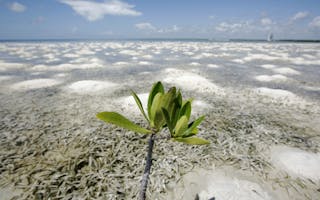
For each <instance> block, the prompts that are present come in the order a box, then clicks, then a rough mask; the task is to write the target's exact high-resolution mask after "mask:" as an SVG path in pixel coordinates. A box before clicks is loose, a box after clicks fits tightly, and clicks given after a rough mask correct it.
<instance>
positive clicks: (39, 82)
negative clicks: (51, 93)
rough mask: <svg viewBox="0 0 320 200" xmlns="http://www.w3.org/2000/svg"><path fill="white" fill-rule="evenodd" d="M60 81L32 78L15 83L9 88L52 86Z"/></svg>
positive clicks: (29, 88) (27, 88) (25, 88)
mask: <svg viewBox="0 0 320 200" xmlns="http://www.w3.org/2000/svg"><path fill="white" fill-rule="evenodd" d="M60 83H61V81H59V80H56V79H32V80H27V81H22V82H18V83H15V84H13V85H11V87H10V88H11V89H14V90H31V89H40V88H47V87H52V86H55V85H58V84H60Z"/></svg>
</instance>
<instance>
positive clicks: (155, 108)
mask: <svg viewBox="0 0 320 200" xmlns="http://www.w3.org/2000/svg"><path fill="white" fill-rule="evenodd" d="M162 97H163V94H162V93H160V92H159V93H158V94H156V96H155V97H154V98H153V102H152V105H151V109H150V124H151V126H154V125H155V122H156V119H155V118H156V115H159V114H157V112H158V113H159V111H160V112H161V113H162V110H161V101H162Z"/></svg>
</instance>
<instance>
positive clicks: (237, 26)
mask: <svg viewBox="0 0 320 200" xmlns="http://www.w3.org/2000/svg"><path fill="white" fill-rule="evenodd" d="M249 26H250V23H249V22H248V21H246V22H238V23H227V22H221V23H220V24H219V25H218V26H216V27H215V29H216V31H219V32H237V31H239V30H241V29H245V28H248V27H249Z"/></svg>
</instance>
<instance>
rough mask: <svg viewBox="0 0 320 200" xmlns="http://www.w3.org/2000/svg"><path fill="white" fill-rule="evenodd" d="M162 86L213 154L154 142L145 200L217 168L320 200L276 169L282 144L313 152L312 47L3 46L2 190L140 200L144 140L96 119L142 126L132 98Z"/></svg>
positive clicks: (316, 146)
mask: <svg viewBox="0 0 320 200" xmlns="http://www.w3.org/2000/svg"><path fill="white" fill-rule="evenodd" d="M158 80H161V81H162V82H163V83H164V85H165V86H166V87H170V86H173V85H175V86H178V87H179V88H181V89H182V91H183V94H184V96H185V97H193V98H194V99H195V100H196V101H195V102H194V103H195V105H194V111H193V114H194V115H195V116H199V115H202V114H205V115H206V120H205V122H204V123H203V124H202V126H201V129H200V134H201V136H202V137H204V138H207V139H209V140H210V141H211V145H209V146H206V147H203V146H202V147H190V146H186V145H181V144H176V143H172V142H164V141H158V145H157V146H156V149H155V163H154V166H153V169H152V170H153V173H152V175H151V185H150V187H149V191H150V193H148V196H149V197H150V198H151V199H167V198H168V195H169V196H170V195H171V193H172V192H171V191H172V187H173V186H174V185H179V184H181V180H183V179H180V177H183V175H184V174H186V173H188V172H190V171H192V169H193V168H195V167H197V168H202V169H206V170H210V169H211V170H212V166H213V165H214V166H216V168H218V169H223V168H225V167H232V168H233V169H234V170H235V171H237V170H242V171H243V172H245V173H247V174H251V176H252V177H251V178H250V179H255V182H257V183H260V184H261V187H262V188H263V187H266V188H267V187H268V190H266V191H268V192H269V193H272V192H274V193H275V194H270V195H269V196H272V197H274V198H277V197H281V199H295V198H296V199H301V198H303V199H305V198H306V199H316V198H317V197H319V196H320V192H319V188H320V180H318V179H315V180H311V179H310V176H312V174H311V175H310V173H309V174H308V176H307V177H305V176H303V174H299V173H298V174H299V176H297V175H296V174H297V173H296V174H295V175H292V173H290V171H288V170H287V169H286V168H281V166H280V165H277V164H274V163H273V162H272V152H273V148H276V149H277V146H279V145H282V146H283V145H284V146H288V147H294V148H297V149H299V150H301V151H306V152H309V153H315V154H316V153H319V151H320V135H319V134H320V123H319V122H320V44H318V43H314V44H313V43H308V44H300V43H232V42H217V43H214V42H185V41H184V42H181V41H100V42H90V41H88V42H26V43H23V42H15V43H14V42H12V43H0V83H1V84H0V102H1V108H0V119H1V120H0V129H1V135H0V136H1V138H0V139H1V145H0V146H1V149H0V159H1V162H0V163H2V164H0V171H1V177H0V178H1V179H0V181H1V185H2V187H3V188H4V189H5V190H7V188H9V187H11V185H12V184H15V187H16V188H17V189H22V190H24V191H25V192H24V193H22V194H21V196H20V197H19V198H20V199H21V198H22V199H28V198H32V197H35V196H37V195H38V196H39V198H44V199H46V198H48V197H58V198H59V196H60V197H62V196H65V197H67V196H70V197H73V198H77V197H80V198H107V199H114V198H118V199H132V198H136V195H137V192H138V191H137V190H136V185H137V184H138V183H139V179H140V175H141V174H142V170H143V165H142V164H141V163H143V162H144V156H145V155H144V154H145V151H144V150H145V148H146V139H142V138H139V135H136V134H134V133H131V132H126V131H124V130H122V129H118V128H116V127H114V126H109V125H105V124H103V123H102V122H100V121H98V120H97V119H96V118H95V114H96V113H97V112H100V111H105V110H115V111H118V112H121V113H123V114H125V115H126V116H128V118H131V119H132V120H135V121H136V122H137V123H144V122H143V118H142V116H141V115H140V114H139V111H138V109H137V108H136V107H135V106H134V104H133V101H132V100H133V99H131V98H128V96H129V95H130V89H133V90H135V91H136V92H137V93H138V94H142V97H143V98H146V95H145V93H147V92H148V91H149V90H150V87H151V85H152V83H153V82H155V81H158ZM144 101H145V100H144ZM128 145H130V147H129V146H128ZM168 149H169V150H171V151H168ZM107 155H108V156H107ZM316 159H317V158H316ZM297 160H301V159H297ZM302 160H303V159H302ZM311 163H312V162H311ZM314 163H318V162H314ZM316 165H317V164H316ZM316 167H317V166H316ZM319 168H320V166H319ZM306 170H308V169H306ZM228 171H230V170H228ZM226 173H227V172H226ZM313 173H316V174H314V176H315V177H320V176H319V172H313ZM121 174H122V175H121ZM233 176H236V175H234V174H233ZM241 177H242V178H243V176H241ZM90 180H93V181H92V182H90ZM195 184H197V183H195ZM215 184H216V183H215ZM35 185H36V186H35ZM57 185H60V186H61V185H62V186H63V187H57ZM270 188H275V190H274V191H272V190H271V189H270ZM270 191H271V192H270ZM284 191H288V192H284ZM194 193H200V194H201V191H194ZM213 193H214V191H213ZM17 194H19V192H17ZM193 195H194V194H193ZM267 196H268V195H267ZM221 197H225V196H224V195H223V194H221ZM217 198H218V197H217ZM182 199H185V198H184V197H182Z"/></svg>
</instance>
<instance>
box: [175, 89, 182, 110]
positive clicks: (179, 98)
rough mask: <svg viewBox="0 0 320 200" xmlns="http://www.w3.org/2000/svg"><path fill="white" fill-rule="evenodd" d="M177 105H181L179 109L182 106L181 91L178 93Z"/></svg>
mask: <svg viewBox="0 0 320 200" xmlns="http://www.w3.org/2000/svg"><path fill="white" fill-rule="evenodd" d="M176 99H177V103H178V105H179V107H180V106H181V105H182V95H181V91H180V90H178V92H177V98H176Z"/></svg>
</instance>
